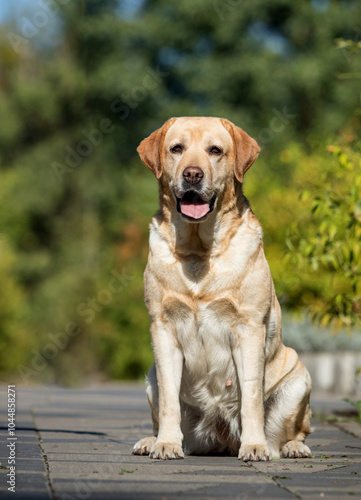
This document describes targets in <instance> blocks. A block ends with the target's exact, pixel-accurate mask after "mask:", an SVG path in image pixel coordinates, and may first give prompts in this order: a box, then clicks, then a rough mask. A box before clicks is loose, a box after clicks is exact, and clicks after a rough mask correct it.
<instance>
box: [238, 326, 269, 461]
mask: <svg viewBox="0 0 361 500" xmlns="http://www.w3.org/2000/svg"><path fill="white" fill-rule="evenodd" d="M237 333H238V334H236V347H235V349H234V351H233V358H234V361H235V364H236V368H237V374H238V379H239V384H240V388H241V422H242V434H241V447H240V450H239V454H238V458H240V459H241V460H243V461H245V462H247V461H249V460H269V459H270V453H269V449H268V445H267V440H266V436H265V431H264V410H263V384H264V371H265V367H264V365H265V330H264V326H259V325H254V326H253V327H252V326H251V325H250V324H248V325H247V326H246V327H243V328H242V330H241V331H239V332H237Z"/></svg>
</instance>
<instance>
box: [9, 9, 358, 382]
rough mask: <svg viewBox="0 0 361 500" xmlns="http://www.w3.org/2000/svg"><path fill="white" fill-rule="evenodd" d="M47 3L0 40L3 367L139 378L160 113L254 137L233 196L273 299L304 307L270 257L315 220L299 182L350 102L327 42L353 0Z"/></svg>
mask: <svg viewBox="0 0 361 500" xmlns="http://www.w3.org/2000/svg"><path fill="white" fill-rule="evenodd" d="M54 2H55V3H54ZM54 2H53V5H56V4H57V5H58V7H59V8H58V9H57V10H56V11H55V13H54V14H53V15H52V14H50V13H48V14H47V15H48V22H47V24H46V25H45V26H43V27H42V28H39V27H37V26H36V23H35V20H36V13H37V12H38V10H39V9H40V10H41V9H42V8H43V7H41V6H40V4H37V5H36V7H33V10H31V11H29V12H28V13H26V15H25V17H23V18H21V19H15V20H14V21H13V22H9V24H8V25H3V26H2V27H1V31H0V56H1V78H0V112H1V117H2V120H1V123H0V199H1V204H2V207H1V210H0V232H1V234H2V235H4V241H5V242H6V250H4V251H3V252H2V254H1V258H2V262H1V266H0V274H1V277H2V280H3V285H2V286H3V292H1V293H3V295H4V296H3V298H1V297H0V300H1V301H2V302H1V305H0V317H1V318H3V319H2V324H1V326H0V343H1V347H2V351H1V352H2V355H1V356H2V357H1V359H0V371H2V373H6V372H8V371H9V370H13V372H14V376H15V375H16V374H17V375H19V367H21V370H20V375H19V376H22V381H27V380H29V381H32V382H36V381H37V380H40V379H43V380H44V379H45V380H48V381H50V382H52V381H56V382H59V381H61V382H65V383H70V384H76V383H79V382H80V381H81V380H82V377H83V378H84V377H87V376H90V375H91V374H94V373H95V374H104V373H105V374H106V375H107V376H111V377H122V378H126V377H143V375H144V373H145V372H146V370H147V368H148V367H149V366H150V364H151V360H152V354H151V348H150V339H149V333H148V328H149V321H148V316H147V312H146V309H145V306H144V303H143V291H142V275H143V269H144V267H145V263H146V258H147V237H148V228H147V226H148V222H149V219H150V217H151V215H152V213H154V212H155V211H156V209H157V186H156V181H155V179H154V178H153V176H152V174H151V173H150V172H148V171H147V169H145V168H144V167H143V166H142V165H141V164H140V161H139V159H138V158H137V155H136V152H135V150H136V147H137V145H138V144H139V142H140V140H141V139H143V138H144V137H145V136H146V135H147V134H148V133H150V132H151V131H152V130H154V129H155V128H157V127H159V126H160V125H161V124H162V123H163V122H164V121H165V120H166V119H168V118H169V117H170V116H180V115H213V116H225V117H227V118H229V119H231V120H233V121H234V122H235V123H237V124H238V125H240V126H242V127H243V128H244V129H245V130H247V132H249V133H250V134H251V135H253V136H254V137H255V138H256V139H257V140H258V142H259V143H260V145H261V147H262V153H261V156H260V158H259V160H258V161H257V163H256V164H255V165H254V167H252V169H251V170H250V172H249V173H247V177H246V180H245V186H244V189H245V192H246V195H247V196H249V198H250V200H251V202H252V206H253V208H254V210H255V212H256V215H257V216H259V218H260V220H261V222H262V224H263V227H264V234H265V247H266V253H267V257H268V260H269V262H270V265H271V269H272V272H273V275H274V278H275V282H276V288H277V291H278V293H279V295H280V296H281V298H282V300H283V302H284V303H285V304H287V305H288V306H290V307H293V308H294V307H296V306H298V305H299V303H301V304H307V303H308V301H307V299H306V298H302V300H301V301H300V302H299V301H298V299H297V296H298V294H297V293H295V290H299V291H300V290H301V289H300V286H299V285H297V283H298V281H297V280H298V278H297V276H296V274H295V273H292V272H291V273H290V274H287V273H286V270H285V264H284V262H283V261H282V259H281V256H282V255H283V253H284V252H285V251H286V246H285V238H286V235H287V230H288V227H289V226H290V225H291V224H292V222H293V221H295V220H297V219H298V217H299V216H300V215H302V214H305V213H308V212H307V210H308V208H307V207H305V206H303V204H302V202H300V201H298V195H299V189H301V185H302V184H301V181H300V180H299V179H300V178H302V176H304V177H305V178H306V177H308V176H309V178H314V179H315V178H316V172H319V173H320V169H319V168H318V167H317V165H318V164H322V165H324V164H327V163H328V162H329V159H328V157H327V156H326V155H325V153H324V149H323V148H322V147H321V148H319V146H318V145H319V144H324V143H325V141H329V140H331V139H330V138H331V137H332V136H333V133H334V131H336V130H337V129H339V128H340V127H345V126H346V125H347V124H349V122H350V119H351V117H352V116H353V110H354V108H355V105H356V103H357V99H358V92H359V82H358V81H355V79H353V78H342V77H340V75H346V74H356V73H358V72H360V61H359V58H358V57H356V56H355V55H354V54H351V53H349V51H348V50H347V48H339V49H336V48H335V45H334V39H335V38H344V39H348V38H350V39H354V38H355V37H358V32H357V29H356V28H355V19H358V18H360V14H361V5H360V4H359V2H357V1H352V0H349V1H347V2H346V3H345V2H344V1H336V0H335V1H332V2H322V1H320V0H313V1H312V2H309V1H308V0H307V1H306V0H302V1H301V2H299V3H298V4H297V5H296V4H294V5H293V4H292V2H289V1H286V0H277V1H274V0H272V1H271V0H255V1H254V2H245V1H241V0H239V1H237V0H225V1H222V2H221V1H218V0H214V1H213V2H210V1H209V0H199V1H197V2H194V1H190V0H179V1H178V2H168V1H165V0H144V1H137V2H133V1H129V0H123V1H115V0H87V1H85V0H83V1H82V2H62V3H61V2H59V3H57V2H56V0H54ZM63 4H64V5H63ZM346 4H347V8H346V7H345V5H346ZM34 9H35V10H34ZM24 19H25V20H24ZM34 23H35V24H34ZM316 145H317V146H316ZM310 151H312V153H310ZM347 154H348V153H347ZM350 161H351V160H350ZM352 161H353V160H352ZM310 165H314V166H315V168H314V169H313V170H312V167H311V166H310ZM316 167H317V168H316ZM304 172H307V174H305V173H304ZM301 180H302V179H301ZM297 182H300V184H299V186H298V187H297ZM298 188H299V189H298ZM301 212H302V214H301ZM316 215H317V214H316ZM310 223H311V222H310ZM4 248H5V247H4ZM318 281H319V282H320V286H322V285H321V282H322V280H321V279H319V280H318ZM307 286H309V285H307ZM324 286H325V287H328V286H329V285H328V282H326V281H325V282H324ZM311 288H312V287H311ZM5 290H6V292H5ZM300 293H301V292H300ZM302 294H303V292H302V293H301V295H302ZM302 296H303V295H302ZM313 296H314V295H312V297H313ZM2 311H4V312H2ZM9 339H11V342H10V341H9ZM13 345H16V346H19V353H18V355H17V356H18V357H17V358H14V359H16V360H15V361H14V362H10V357H11V355H12V354H11V353H12V346H13Z"/></svg>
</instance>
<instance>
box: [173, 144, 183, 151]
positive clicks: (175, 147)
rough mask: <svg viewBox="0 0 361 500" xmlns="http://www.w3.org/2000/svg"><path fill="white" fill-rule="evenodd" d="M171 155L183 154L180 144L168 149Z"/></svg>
mask: <svg viewBox="0 0 361 500" xmlns="http://www.w3.org/2000/svg"><path fill="white" fill-rule="evenodd" d="M170 151H171V153H182V152H183V146H182V144H176V145H175V146H173V147H172V148H170Z"/></svg>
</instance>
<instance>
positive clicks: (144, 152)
mask: <svg viewBox="0 0 361 500" xmlns="http://www.w3.org/2000/svg"><path fill="white" fill-rule="evenodd" d="M175 121H176V118H170V119H169V120H168V121H166V122H165V124H164V125H163V126H162V127H161V128H159V129H158V130H156V131H155V132H153V133H152V134H150V136H149V137H146V138H145V139H143V141H142V142H141V143H140V144H139V146H138V148H137V151H138V154H139V156H140V159H141V160H142V162H143V163H144V165H145V166H146V167H148V168H149V170H151V171H152V172H153V174H154V175H155V176H156V178H157V179H159V178H160V177H161V175H162V172H163V165H162V148H163V143H164V137H165V134H166V133H167V132H168V130H169V129H170V127H171V126H172V125H173V123H174V122H175Z"/></svg>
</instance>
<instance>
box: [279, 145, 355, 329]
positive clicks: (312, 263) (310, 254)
mask: <svg viewBox="0 0 361 500" xmlns="http://www.w3.org/2000/svg"><path fill="white" fill-rule="evenodd" d="M360 145H361V144H360V141H356V140H355V138H354V137H351V138H349V142H348V143H346V144H341V145H339V146H329V147H328V151H329V153H330V154H332V155H333V158H329V162H328V165H327V166H325V170H324V171H323V173H322V175H321V176H320V178H321V179H322V184H321V183H320V180H319V179H317V180H316V182H315V179H313V178H312V177H310V178H309V179H307V180H305V184H304V186H305V185H307V187H308V189H306V190H305V191H303V192H302V193H301V197H300V198H301V203H302V202H303V203H304V204H305V205H306V206H307V208H308V209H309V210H310V211H309V216H308V217H304V218H303V220H302V222H298V223H295V224H293V225H292V226H291V227H292V229H291V231H290V235H289V239H288V245H289V248H290V250H291V252H290V254H289V256H288V258H289V260H290V262H291V264H293V265H294V266H295V268H296V269H297V270H298V273H297V277H298V282H297V285H296V287H295V288H296V289H297V288H298V291H301V293H300V296H299V300H298V305H299V306H306V307H307V308H308V309H309V311H310V312H311V317H312V318H313V319H316V320H318V321H320V323H321V325H323V326H326V325H328V324H331V325H332V326H334V327H336V328H338V329H339V328H341V327H343V326H347V327H348V326H354V325H360V323H361V315H360V312H361V279H360V278H361V174H360V166H361V154H360Z"/></svg>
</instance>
